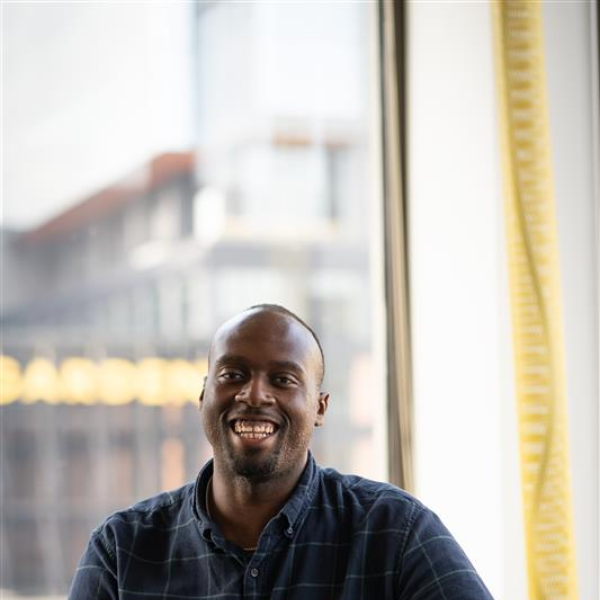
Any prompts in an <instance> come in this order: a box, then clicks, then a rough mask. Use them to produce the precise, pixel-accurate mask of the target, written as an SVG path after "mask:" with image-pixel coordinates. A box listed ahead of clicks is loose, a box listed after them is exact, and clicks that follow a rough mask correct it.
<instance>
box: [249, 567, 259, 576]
mask: <svg viewBox="0 0 600 600" xmlns="http://www.w3.org/2000/svg"><path fill="white" fill-rule="evenodd" d="M250 575H252V577H258V569H252V571H250Z"/></svg>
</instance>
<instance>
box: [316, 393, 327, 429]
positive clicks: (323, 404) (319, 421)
mask: <svg viewBox="0 0 600 600" xmlns="http://www.w3.org/2000/svg"><path fill="white" fill-rule="evenodd" d="M328 406H329V392H319V408H318V410H317V418H316V419H315V427H322V425H323V423H324V422H325V413H326V412H327V407H328Z"/></svg>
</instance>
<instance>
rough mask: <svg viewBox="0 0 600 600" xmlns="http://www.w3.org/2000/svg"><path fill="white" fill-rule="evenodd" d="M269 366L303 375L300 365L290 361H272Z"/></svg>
mask: <svg viewBox="0 0 600 600" xmlns="http://www.w3.org/2000/svg"><path fill="white" fill-rule="evenodd" d="M269 366H271V367H275V368H276V369H284V370H288V371H295V372H297V373H304V368H303V367H302V365H299V364H298V363H296V362H294V361H291V360H274V361H272V362H270V363H269Z"/></svg>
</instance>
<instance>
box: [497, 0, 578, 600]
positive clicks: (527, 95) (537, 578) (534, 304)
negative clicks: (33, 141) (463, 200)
mask: <svg viewBox="0 0 600 600" xmlns="http://www.w3.org/2000/svg"><path fill="white" fill-rule="evenodd" d="M492 5H493V11H494V28H495V39H496V62H497V81H498V92H499V93H498V96H499V109H500V126H501V138H502V145H503V167H504V183H505V198H506V205H505V207H506V237H507V248H508V262H509V269H508V270H509V280H510V302H511V314H512V325H513V348H514V357H515V377H516V393H517V405H518V420H519V441H520V456H521V480H522V493H523V510H524V525H525V544H526V556H527V575H528V587H529V598H530V600H559V599H560V600H575V599H576V598H577V578H576V570H575V548H574V536H573V519H572V501H571V482H570V468H569V455H568V435H567V421H566V398H565V382H564V357H563V341H562V318H561V301H560V277H559V264H558V242H557V234H556V216H555V207H554V191H553V181H552V162H551V156H550V136H549V120H548V108H547V99H546V81H545V67H544V46H543V35H542V31H543V29H542V15H541V3H540V2H538V1H532V0H525V1H523V0H493V2H492Z"/></svg>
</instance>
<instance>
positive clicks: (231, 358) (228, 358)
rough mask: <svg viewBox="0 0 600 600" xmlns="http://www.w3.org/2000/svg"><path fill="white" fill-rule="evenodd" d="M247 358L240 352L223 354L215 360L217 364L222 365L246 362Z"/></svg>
mask: <svg viewBox="0 0 600 600" xmlns="http://www.w3.org/2000/svg"><path fill="white" fill-rule="evenodd" d="M246 362H247V359H246V358H244V357H243V356H240V355H239V354H223V355H222V356H219V357H218V358H217V359H216V360H215V365H222V364H227V363H246Z"/></svg>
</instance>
